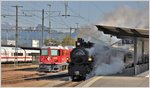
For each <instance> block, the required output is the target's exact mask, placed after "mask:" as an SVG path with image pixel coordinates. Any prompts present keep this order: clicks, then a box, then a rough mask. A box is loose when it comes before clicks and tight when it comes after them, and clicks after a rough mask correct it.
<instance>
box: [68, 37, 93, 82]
mask: <svg viewBox="0 0 150 88" xmlns="http://www.w3.org/2000/svg"><path fill="white" fill-rule="evenodd" d="M93 45H94V43H91V42H85V41H84V40H83V39H81V38H78V40H77V41H76V48H74V49H73V50H72V52H71V55H70V57H71V62H70V63H69V67H68V73H69V75H70V76H71V79H72V81H80V80H85V79H86V74H88V73H90V71H91V70H92V67H93V66H92V65H93V64H92V62H93V61H94V59H93V58H92V57H89V53H88V52H87V51H86V50H85V48H91V47H93Z"/></svg>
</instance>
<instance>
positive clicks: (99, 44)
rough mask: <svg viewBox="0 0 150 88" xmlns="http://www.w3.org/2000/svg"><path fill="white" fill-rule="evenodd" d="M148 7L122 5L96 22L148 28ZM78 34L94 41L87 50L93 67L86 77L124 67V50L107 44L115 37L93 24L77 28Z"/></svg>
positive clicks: (114, 39)
mask: <svg viewBox="0 0 150 88" xmlns="http://www.w3.org/2000/svg"><path fill="white" fill-rule="evenodd" d="M148 18H149V8H148V7H146V8H144V9H140V10H135V9H132V8H130V7H127V6H124V7H121V8H117V9H115V10H113V11H111V12H108V13H105V16H104V17H103V21H101V22H99V23H98V24H101V25H108V26H119V27H129V28H145V29H149V19H148ZM78 36H79V37H81V38H83V39H85V40H87V41H91V42H94V43H95V46H94V47H93V48H91V49H87V51H89V54H90V56H92V57H93V58H94V69H93V71H92V72H91V73H90V74H88V77H91V76H94V75H109V74H115V73H117V72H120V71H121V70H122V69H123V68H124V62H123V58H124V54H125V53H126V50H124V49H116V48H112V47H110V46H109V45H111V44H112V43H114V42H116V41H118V39H117V38H116V37H112V38H110V35H105V34H104V33H103V32H99V31H97V28H96V27H95V26H93V25H85V26H83V27H82V28H81V29H80V30H78Z"/></svg>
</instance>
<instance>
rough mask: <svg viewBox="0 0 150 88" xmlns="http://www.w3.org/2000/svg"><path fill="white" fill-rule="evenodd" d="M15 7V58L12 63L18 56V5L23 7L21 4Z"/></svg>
mask: <svg viewBox="0 0 150 88" xmlns="http://www.w3.org/2000/svg"><path fill="white" fill-rule="evenodd" d="M13 7H16V41H15V43H16V44H15V57H16V58H15V60H14V65H15V61H17V56H18V49H17V47H18V7H23V6H17V5H16V6H13Z"/></svg>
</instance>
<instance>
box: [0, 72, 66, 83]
mask: <svg viewBox="0 0 150 88" xmlns="http://www.w3.org/2000/svg"><path fill="white" fill-rule="evenodd" d="M67 76H68V74H67V73H62V74H57V75H50V74H49V75H45V76H42V75H40V74H30V75H23V76H17V77H7V78H3V79H2V84H15V83H20V82H24V81H33V80H37V81H38V80H52V79H58V78H59V79H61V78H62V77H67Z"/></svg>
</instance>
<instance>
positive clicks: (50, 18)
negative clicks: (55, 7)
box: [48, 4, 51, 44]
mask: <svg viewBox="0 0 150 88" xmlns="http://www.w3.org/2000/svg"><path fill="white" fill-rule="evenodd" d="M48 6H49V42H50V44H51V35H50V34H51V13H50V11H51V5H50V4H49V5H48Z"/></svg>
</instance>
